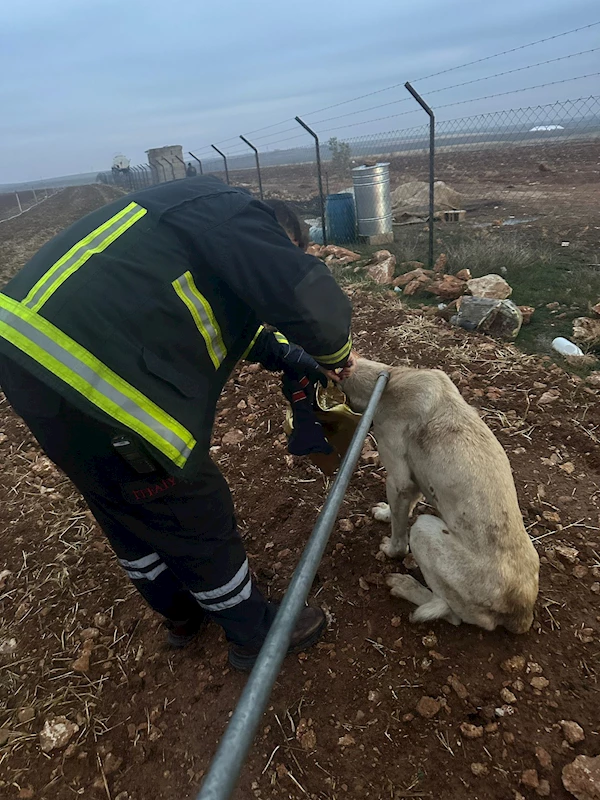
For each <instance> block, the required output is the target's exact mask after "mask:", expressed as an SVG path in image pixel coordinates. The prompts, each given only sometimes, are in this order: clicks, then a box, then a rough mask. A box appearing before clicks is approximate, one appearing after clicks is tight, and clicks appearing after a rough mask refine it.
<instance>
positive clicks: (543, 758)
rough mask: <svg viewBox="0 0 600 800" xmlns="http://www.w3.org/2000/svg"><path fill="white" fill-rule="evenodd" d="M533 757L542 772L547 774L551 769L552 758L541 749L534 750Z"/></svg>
mask: <svg viewBox="0 0 600 800" xmlns="http://www.w3.org/2000/svg"><path fill="white" fill-rule="evenodd" d="M535 757H536V758H537V760H538V762H539V765H540V767H541V768H542V769H543V770H546V771H548V772H549V771H550V770H551V769H552V756H551V755H550V753H549V752H548V751H547V750H545V749H544V748H543V747H536V748H535Z"/></svg>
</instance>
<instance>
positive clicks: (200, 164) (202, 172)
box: [188, 150, 204, 175]
mask: <svg viewBox="0 0 600 800" xmlns="http://www.w3.org/2000/svg"><path fill="white" fill-rule="evenodd" d="M188 153H189V154H190V155H191V157H192V158H194V159H195V160H196V161H197V162H198V166H199V167H200V175H204V170H203V169H202V162H201V161H200V159H199V158H198V156H195V155H194V154H193V153H192V151H191V150H188Z"/></svg>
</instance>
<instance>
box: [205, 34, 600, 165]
mask: <svg viewBox="0 0 600 800" xmlns="http://www.w3.org/2000/svg"><path fill="white" fill-rule="evenodd" d="M598 25H600V20H599V21H598V22H591V23H589V24H588V25H581V26H580V27H578V28H572V29H571V30H568V31H563V32H561V33H556V34H554V35H552V36H546V37H544V38H543V39H537V40H536V41H534V42H528V43H526V44H522V45H518V46H517V47H512V48H510V49H507V50H503V51H501V52H498V53H493V54H492V55H490V56H484V57H483V58H478V59H475V60H474V61H467V62H465V63H463V64H458V65H456V66H454V67H448V68H447V69H443V70H439V71H438V72H432V73H431V74H429V75H424V76H422V77H420V78H413V79H412V81H411V83H416V82H418V81H425V80H429V79H431V78H436V77H438V76H439V75H445V74H447V73H449V72H455V71H457V70H459V69H464V68H465V67H471V66H474V65H475V64H482V63H484V62H485V61H491V60H492V59H494V58H500V57H502V56H505V55H509V54H510V53H516V52H518V51H520V50H525V49H527V48H529V47H535V46H536V45H538V44H544V43H546V42H550V41H554V40H555V39H560V38H562V37H563V36H570V35H571V34H574V33H580V32H581V31H585V30H589V29H590V28H594V27H596V26H598ZM574 55H578V54H574ZM569 57H572V56H569ZM404 83H405V81H402V82H401V83H395V84H392V85H391V86H385V87H383V88H382V89H375V90H374V91H372V92H367V94H364V95H359V96H358V97H352V98H349V99H348V100H342V101H340V102H339V103H333V104H331V105H329V106H324V107H323V108H320V109H316V110H315V111H308V112H305V113H304V114H303V115H302V116H304V117H310V116H313V115H314V114H320V113H321V112H323V111H329V110H331V109H333V108H338V107H339V106H343V105H347V104H348V103H354V102H357V101H358V100H364V99H365V98H367V97H372V96H374V95H376V94H381V93H382V92H387V91H391V90H392V89H397V88H399V87H400V86H404ZM459 85H460V84H459ZM436 91H442V90H436ZM431 93H432V92H431ZM407 99H409V98H402V99H401V100H398V101H394V102H398V103H401V102H406V101H407ZM386 105H390V104H387V103H384V104H382V105H381V106H380V107H384V106H386ZM376 107H377V106H376ZM350 113H357V114H360V113H362V112H361V111H356V112H350ZM341 116H350V114H348V115H340V118H341ZM330 119H333V118H330ZM323 121H328V120H321V122H323ZM287 123H289V119H285V120H281V121H279V122H274V123H272V124H270V125H264V126H262V127H261V128H255V129H254V130H251V131H248V132H247V133H246V134H245V135H246V136H252V135H253V134H255V133H260V132H262V131H265V130H270V129H272V128H278V127H279V126H280V125H285V124H287ZM314 124H318V122H315V123H314ZM292 130H295V129H294V128H287V129H286V130H284V131H276V132H275V133H273V134H272V135H273V136H280V135H282V134H284V133H287V132H288V131H292ZM238 138H239V137H237V136H231V137H229V138H228V139H220V140H219V141H217V142H214V144H227V143H228V142H232V141H235V140H237V139H238ZM258 138H259V139H264V138H268V137H266V136H265V137H258ZM294 138H295V137H294ZM207 149H210V147H204V148H202V149H201V150H200V152H204V151H205V150H207Z"/></svg>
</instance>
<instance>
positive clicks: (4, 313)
mask: <svg viewBox="0 0 600 800" xmlns="http://www.w3.org/2000/svg"><path fill="white" fill-rule="evenodd" d="M0 320H2V321H3V322H6V323H7V324H8V325H10V326H11V327H12V328H14V329H15V330H16V331H19V333H22V334H23V336H26V337H27V338H28V339H29V340H30V341H32V342H34V343H35V344H37V345H38V346H39V347H41V348H42V350H45V351H46V352H47V353H49V354H50V355H51V356H53V357H54V358H55V359H56V360H57V361H60V363H61V364H63V365H64V366H65V367H66V368H67V369H69V370H70V371H71V372H74V373H75V374H76V375H79V377H81V378H83V380H84V381H86V383H88V384H89V385H90V386H91V387H92V388H93V389H95V390H96V391H98V392H99V393H100V394H102V395H104V397H106V398H108V400H111V401H112V402H113V403H115V404H116V405H118V406H119V407H120V408H122V409H123V411H125V412H127V413H128V414H130V415H131V416H132V417H135V419H137V420H138V421H139V422H141V423H143V424H144V425H147V426H148V427H149V428H151V429H152V430H153V431H154V432H155V433H157V434H158V435H159V436H160V437H161V438H162V439H164V440H165V441H166V442H169V444H171V445H173V447H175V449H176V450H177V451H178V452H179V453H181V455H182V456H183V458H185V459H186V460H187V458H188V457H189V456H190V454H191V452H192V450H191V448H190V447H188V445H187V444H186V443H185V442H184V441H183V439H181V438H180V437H179V436H178V435H177V434H176V433H175V432H174V431H172V430H171V429H170V428H168V427H166V426H165V425H161V424H160V422H158V420H156V419H155V418H154V417H153V416H152V414H149V413H148V412H147V411H144V409H143V408H141V406H139V405H138V404H137V403H135V402H134V401H133V400H131V399H130V398H129V397H127V395H125V394H123V393H122V392H121V391H119V389H117V388H116V387H115V386H113V385H112V384H111V383H109V382H108V381H106V380H104V378H102V377H101V376H100V375H99V374H98V373H97V372H94V370H93V369H92V367H90V366H88V365H87V364H85V363H84V362H83V361H80V359H78V358H77V356H74V355H73V354H72V353H70V352H69V351H68V350H65V348H64V347H62V346H61V345H59V344H58V343H57V342H55V341H54V340H53V339H51V338H50V337H49V336H46V334H45V333H42V332H41V331H39V330H38V329H37V328H35V327H34V326H33V325H30V324H29V323H28V322H26V321H25V320H23V319H21V317H18V316H17V315H16V314H13V313H12V312H11V311H8V310H7V309H5V308H0ZM59 377H60V376H59ZM91 402H93V400H92V401H91Z"/></svg>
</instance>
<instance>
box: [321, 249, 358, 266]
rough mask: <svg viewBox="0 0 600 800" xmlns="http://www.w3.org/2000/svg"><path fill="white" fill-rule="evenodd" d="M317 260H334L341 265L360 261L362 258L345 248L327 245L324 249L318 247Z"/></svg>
mask: <svg viewBox="0 0 600 800" xmlns="http://www.w3.org/2000/svg"><path fill="white" fill-rule="evenodd" d="M317 246H318V245H317ZM319 258H334V259H335V260H336V262H337V263H338V264H341V265H343V264H351V263H354V262H355V261H360V259H361V258H362V256H360V255H359V253H355V252H354V251H353V250H348V249H347V248H345V247H340V246H339V245H336V244H328V245H327V246H326V247H320V252H319Z"/></svg>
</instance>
